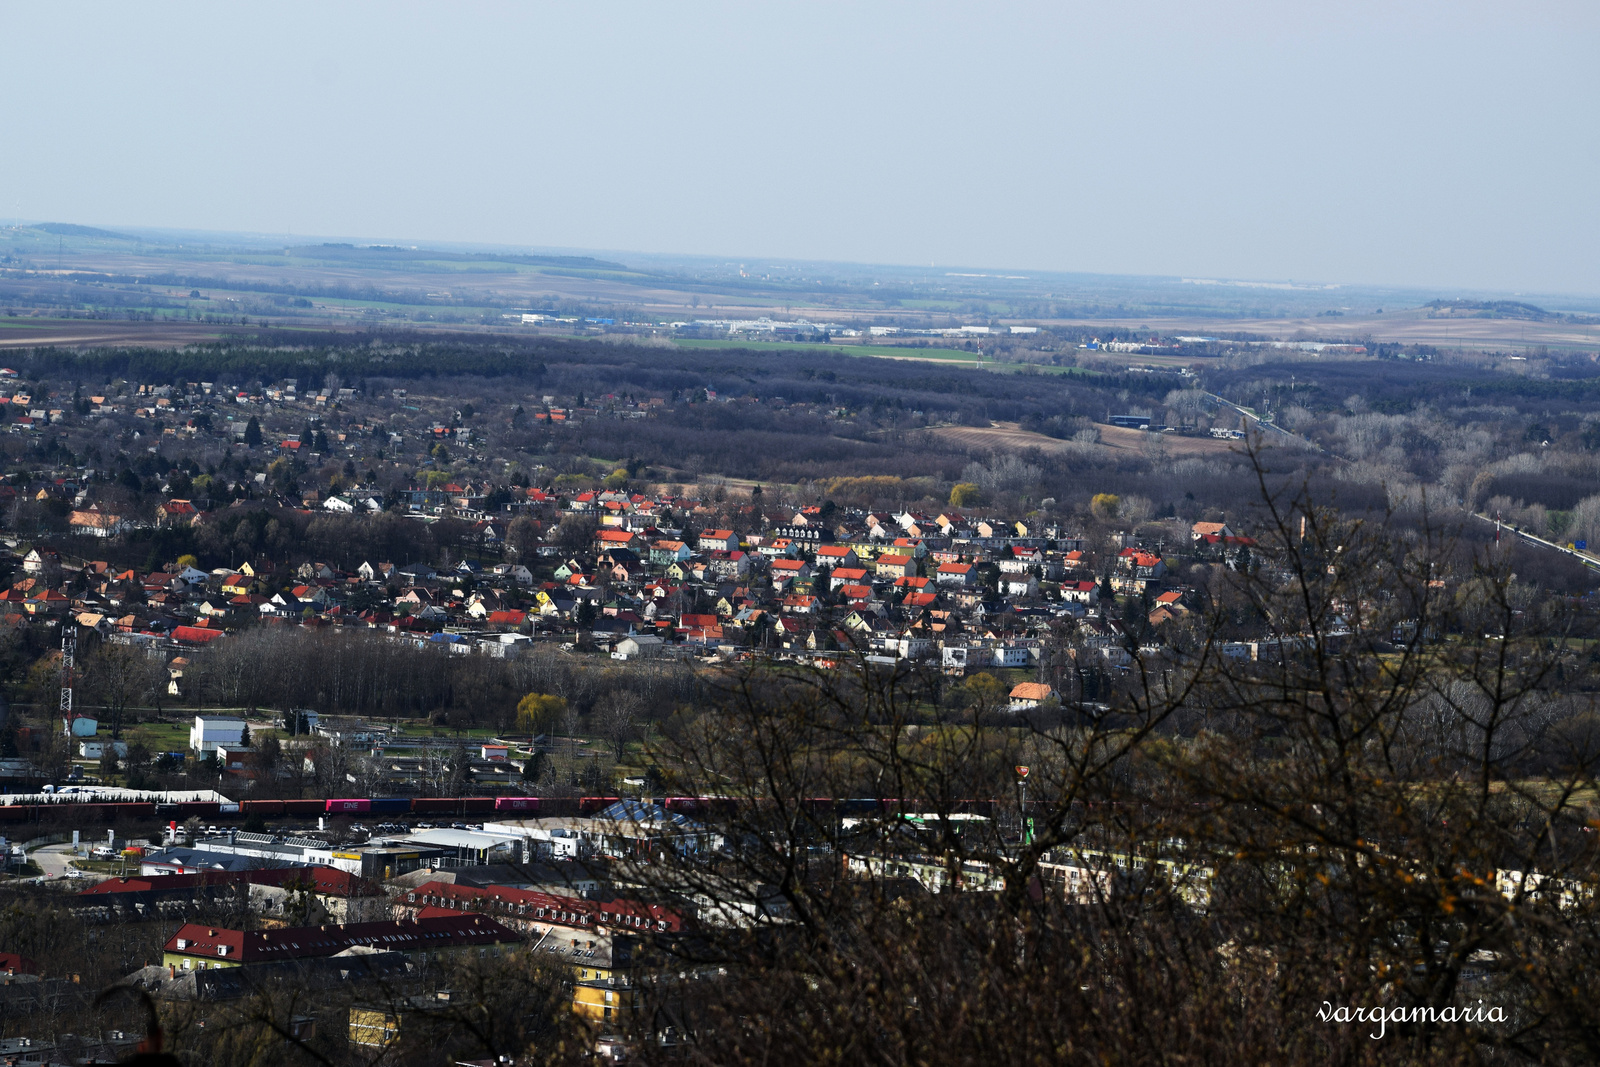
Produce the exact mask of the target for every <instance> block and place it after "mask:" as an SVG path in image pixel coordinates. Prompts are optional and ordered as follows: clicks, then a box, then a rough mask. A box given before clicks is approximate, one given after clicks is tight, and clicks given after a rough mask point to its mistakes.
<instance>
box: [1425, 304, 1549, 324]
mask: <svg viewBox="0 0 1600 1067" xmlns="http://www.w3.org/2000/svg"><path fill="white" fill-rule="evenodd" d="M1422 306H1423V307H1425V308H1428V309H1430V310H1432V311H1444V312H1448V313H1450V314H1452V315H1458V314H1466V315H1471V316H1473V317H1474V318H1482V319H1528V320H1529V321H1531V322H1547V321H1549V320H1551V319H1559V318H1563V317H1564V316H1561V315H1558V314H1556V313H1555V312H1551V311H1546V310H1545V309H1544V308H1542V307H1535V306H1534V305H1532V304H1524V303H1521V302H1520V301H1516V300H1430V301H1429V302H1428V303H1426V304H1424V305H1422Z"/></svg>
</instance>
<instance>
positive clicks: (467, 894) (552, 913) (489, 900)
mask: <svg viewBox="0 0 1600 1067" xmlns="http://www.w3.org/2000/svg"><path fill="white" fill-rule="evenodd" d="M406 900H407V901H408V902H410V903H414V904H415V903H420V904H423V905H425V907H424V909H423V911H422V912H421V914H422V915H424V916H433V915H452V914H459V913H460V912H462V911H471V910H475V909H477V908H482V907H485V906H488V905H498V906H500V907H503V908H507V909H510V908H515V909H516V910H517V913H518V914H519V915H522V916H524V917H526V918H529V919H543V920H544V921H546V922H551V923H558V924H563V925H567V926H579V927H581V926H594V925H604V926H618V927H634V928H637V929H641V930H643V929H650V930H680V929H682V928H683V919H682V917H681V916H679V915H678V913H677V912H675V911H672V910H671V909H670V908H664V907H662V906H660V905H659V904H643V903H640V902H638V901H634V900H603V901H595V900H584V899H581V898H579V897H562V896H556V895H554V894H551V893H541V892H539V891H538V890H534V889H518V888H517V887H515V886H509V885H489V886H470V885H457V884H454V883H451V882H424V883H423V884H422V885H419V886H417V888H415V889H413V890H410V891H409V892H408V893H407V894H406Z"/></svg>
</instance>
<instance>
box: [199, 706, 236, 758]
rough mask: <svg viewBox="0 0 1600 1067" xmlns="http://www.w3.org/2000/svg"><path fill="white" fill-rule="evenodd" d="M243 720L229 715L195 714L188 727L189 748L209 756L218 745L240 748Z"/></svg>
mask: <svg viewBox="0 0 1600 1067" xmlns="http://www.w3.org/2000/svg"><path fill="white" fill-rule="evenodd" d="M243 741H244V720H243V719H236V718H233V717H232V716H230V715H196V716H195V717H194V725H193V726H191V727H190V728H189V749H190V751H193V752H198V753H199V754H200V755H202V756H209V755H211V754H212V753H213V752H215V751H216V750H217V747H218V746H219V745H220V746H222V747H224V748H242V747H243Z"/></svg>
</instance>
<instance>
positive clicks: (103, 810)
mask: <svg viewBox="0 0 1600 1067" xmlns="http://www.w3.org/2000/svg"><path fill="white" fill-rule="evenodd" d="M622 799H623V798H622V797H600V796H595V797H509V796H501V797H336V798H333V799H329V800H246V801H242V802H239V803H227V802H222V801H202V800H194V801H180V802H176V803H160V802H153V801H143V802H135V803H100V802H90V801H74V800H65V799H64V800H59V801H55V802H53V803H48V804H0V828H3V827H4V826H5V825H6V824H14V823H41V822H54V821H58V820H59V821H67V820H70V821H71V822H73V823H75V824H83V823H102V824H104V823H114V822H119V821H135V820H142V819H160V820H162V821H171V820H176V821H179V822H182V821H184V820H186V819H191V818H198V819H205V820H207V821H210V822H241V821H243V820H245V819H248V818H251V817H252V816H259V817H260V818H263V819H286V818H313V819H314V818H317V817H318V816H323V815H335V816H351V815H383V816H390V817H393V816H412V815H415V816H433V817H453V818H465V817H469V816H476V817H478V818H479V819H480V820H481V819H482V818H483V817H485V816H502V817H508V818H515V817H519V816H520V817H537V816H551V815H579V816H583V815H597V814H599V813H600V812H602V811H604V810H605V809H606V808H609V807H610V806H611V805H613V804H615V803H617V802H618V801H620V800H622ZM640 799H641V801H642V802H645V803H650V802H653V803H655V804H658V805H660V806H661V807H662V808H663V809H665V810H666V811H668V812H672V813H674V814H679V815H684V816H687V817H689V818H700V819H704V818H709V817H714V816H721V817H727V816H731V815H734V814H736V813H737V812H738V811H739V809H740V808H742V807H743V806H745V802H743V801H740V800H737V799H736V798H732V797H655V798H648V797H646V798H640ZM805 805H806V807H807V808H808V809H809V810H810V811H811V813H812V815H813V817H817V818H822V817H826V816H828V815H833V816H840V817H842V816H846V815H856V816H860V815H871V814H874V813H881V814H887V813H891V812H918V811H926V810H928V808H929V805H927V804H925V803H923V802H919V801H915V800H874V799H848V800H835V799H833V798H829V797H817V798H814V799H811V800H808V801H806V802H805ZM995 806H996V802H995V801H992V800H968V801H962V802H960V803H959V804H957V805H955V810H957V811H960V812H962V813H965V814H972V815H986V816H992V815H993V813H994V808H995Z"/></svg>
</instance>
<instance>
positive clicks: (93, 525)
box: [67, 505, 132, 537]
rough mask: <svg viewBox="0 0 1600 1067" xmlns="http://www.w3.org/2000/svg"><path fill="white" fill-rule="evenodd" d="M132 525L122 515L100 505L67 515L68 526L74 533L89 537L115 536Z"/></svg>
mask: <svg viewBox="0 0 1600 1067" xmlns="http://www.w3.org/2000/svg"><path fill="white" fill-rule="evenodd" d="M131 525H132V524H131V523H129V522H128V521H127V520H126V519H124V518H123V517H122V516H121V515H116V514H113V513H111V512H109V511H101V510H100V507H99V505H95V506H93V507H91V508H89V510H87V511H74V512H72V513H71V514H70V515H68V516H67V526H68V528H69V529H71V531H72V532H73V533H75V534H82V535H86V536H89V537H115V536H117V535H118V534H120V533H122V532H123V531H124V530H127V529H129V528H130V526H131Z"/></svg>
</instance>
